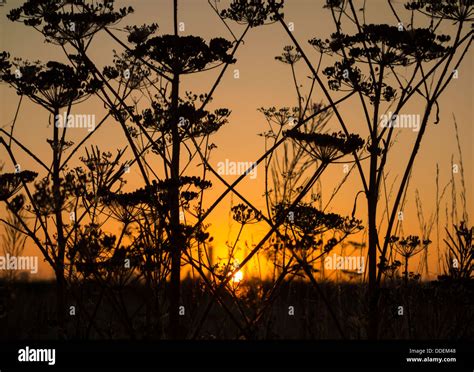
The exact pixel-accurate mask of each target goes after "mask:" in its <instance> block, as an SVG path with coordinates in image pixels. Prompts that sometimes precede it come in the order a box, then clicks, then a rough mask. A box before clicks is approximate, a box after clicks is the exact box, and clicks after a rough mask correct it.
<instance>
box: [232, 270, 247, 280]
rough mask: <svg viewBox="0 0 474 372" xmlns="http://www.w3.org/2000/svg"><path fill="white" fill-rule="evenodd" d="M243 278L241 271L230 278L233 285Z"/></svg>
mask: <svg viewBox="0 0 474 372" xmlns="http://www.w3.org/2000/svg"><path fill="white" fill-rule="evenodd" d="M243 278H244V273H243V272H242V271H237V272H236V273H235V274H234V276H233V277H232V281H233V282H234V283H239V282H240V281H242V279H243Z"/></svg>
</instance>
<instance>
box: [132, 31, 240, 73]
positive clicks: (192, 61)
mask: <svg viewBox="0 0 474 372" xmlns="http://www.w3.org/2000/svg"><path fill="white" fill-rule="evenodd" d="M133 41H136V40H133V39H132V42H133ZM231 48H232V43H231V42H230V41H228V40H226V39H223V38H220V37H219V38H214V39H211V41H210V42H209V44H206V42H205V41H204V40H203V39H202V38H200V37H197V36H176V35H163V36H155V37H152V38H150V39H148V40H147V41H146V42H143V43H140V44H136V48H135V50H134V51H133V53H132V54H133V56H135V57H137V58H144V57H149V58H150V59H151V60H152V61H154V62H156V63H158V64H159V67H160V69H161V70H162V71H164V72H168V73H175V74H189V73H193V72H198V71H201V70H203V69H205V68H208V67H209V65H210V64H212V63H215V62H223V63H234V62H235V59H233V58H232V56H231V55H230V54H227V52H228V51H229V50H230V49H231Z"/></svg>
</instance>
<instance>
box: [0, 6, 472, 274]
mask: <svg viewBox="0 0 474 372" xmlns="http://www.w3.org/2000/svg"><path fill="white" fill-rule="evenodd" d="M220 3H221V4H226V3H227V2H225V1H221V2H220ZM360 3H361V2H360ZM367 3H368V5H367V22H372V23H388V24H394V25H396V24H397V21H396V20H395V18H394V17H393V15H392V14H391V13H390V12H389V9H388V6H387V5H386V3H385V2H384V1H370V2H367ZM393 3H394V6H395V7H396V8H397V9H400V12H401V13H400V14H401V15H402V19H406V20H408V19H409V17H408V15H407V13H406V12H405V11H404V10H403V6H402V5H403V2H402V1H394V2H393ZM20 4H22V1H13V0H8V4H7V5H6V6H4V7H0V30H1V32H0V50H6V51H9V52H11V54H12V55H13V56H17V57H22V58H25V59H30V60H37V59H39V60H42V61H47V60H59V61H65V59H64V56H63V53H62V51H61V50H60V49H58V48H57V47H54V46H52V45H49V44H45V43H44V38H43V36H42V35H41V34H39V33H38V32H36V31H35V30H33V29H31V28H29V27H25V26H24V25H22V24H20V23H12V22H10V21H9V20H7V19H6V17H5V15H6V14H7V13H8V11H9V10H10V9H12V8H15V7H17V6H19V5H20ZM125 5H132V6H133V7H134V9H135V13H134V14H132V15H130V16H128V17H126V19H125V20H124V21H123V22H122V23H120V24H119V26H125V25H133V24H136V25H141V24H145V23H146V24H149V23H152V22H155V23H158V24H159V26H160V29H159V34H167V33H172V23H171V22H172V7H171V6H172V1H171V0H140V1H118V2H117V5H116V8H118V7H120V6H125ZM322 5H323V1H311V0H291V1H288V2H287V4H286V6H285V20H286V22H293V23H294V27H295V29H294V35H295V37H296V39H297V40H299V42H300V43H301V45H302V46H303V48H304V50H305V51H307V52H308V56H309V57H310V59H311V60H312V61H314V62H315V63H317V60H318V55H317V53H316V52H314V51H313V50H312V49H311V47H310V46H309V45H308V44H307V42H306V41H307V40H308V39H311V38H313V37H319V38H322V39H324V38H326V37H328V36H329V34H330V33H331V32H333V31H334V30H335V27H334V24H333V23H332V20H331V17H330V13H329V11H328V10H325V9H323V8H322ZM417 19H419V20H420V22H421V19H422V18H421V17H420V16H418V17H417ZM179 21H180V22H184V24H185V32H183V33H182V34H183V35H199V36H201V37H203V38H204V39H205V40H209V39H210V38H212V37H217V36H220V37H225V38H227V39H231V36H230V34H229V32H228V31H227V29H226V28H225V26H224V24H223V23H222V22H221V21H220V20H219V18H218V17H217V16H216V14H215V13H214V12H213V10H212V9H211V8H210V6H209V5H208V4H207V1H205V0H181V1H180V6H179ZM119 26H118V27H119ZM232 29H233V31H234V33H236V34H237V35H239V34H240V33H241V32H242V31H243V28H242V26H238V25H236V24H232ZM453 29H454V26H453V25H451V24H450V23H449V22H446V24H445V25H444V26H443V27H442V31H443V32H445V33H449V34H452V32H453ZM114 32H115V34H116V35H117V36H118V37H120V38H121V39H122V40H125V37H124V34H123V33H121V32H120V31H118V30H117V31H114ZM289 44H291V41H290V40H289V38H288V35H286V33H285V32H284V30H283V29H282V28H281V26H280V25H278V24H274V25H268V26H264V27H259V28H256V29H252V30H251V31H250V32H249V33H248V35H247V36H246V38H245V43H244V44H243V45H242V47H241V48H240V49H239V51H238V53H237V55H236V57H237V63H236V64H235V66H231V68H230V69H229V70H228V72H227V74H226V76H225V77H224V79H223V80H222V83H221V85H220V86H219V88H218V90H217V91H216V94H215V99H214V101H213V103H212V105H211V107H216V108H217V107H227V108H229V109H231V110H232V115H231V118H230V123H229V124H228V125H226V126H225V127H223V128H222V129H221V130H220V131H219V132H218V133H217V134H215V135H214V136H213V137H212V142H214V143H215V144H216V145H217V146H218V148H217V150H216V151H215V152H214V153H213V155H212V158H211V164H213V165H216V164H217V163H218V162H219V161H223V160H225V159H229V160H231V161H248V162H250V161H254V160H256V159H257V158H258V157H259V156H260V155H261V154H262V153H263V150H264V142H263V137H260V136H258V133H261V132H263V131H266V130H267V129H268V127H267V125H266V122H265V120H264V117H263V115H262V114H260V113H259V112H257V109H258V108H259V107H270V106H275V107H277V108H278V107H282V106H294V105H296V103H297V100H296V95H295V90H294V86H293V81H292V78H291V72H290V69H289V67H288V66H287V65H284V64H282V63H280V62H278V61H276V60H275V59H274V57H275V56H277V55H279V54H280V53H281V51H282V49H283V47H284V46H285V45H289ZM113 50H117V51H120V50H121V47H120V46H119V45H117V44H116V43H115V42H114V41H113V40H112V39H111V38H110V37H109V36H108V35H106V34H101V35H98V36H97V37H96V39H94V42H93V45H92V47H91V56H92V59H93V60H94V61H95V62H96V63H97V65H99V66H105V65H111V64H112V58H113V54H112V51H113ZM330 64H331V61H330V60H329V59H324V60H323V63H322V65H323V66H327V65H330ZM472 67H473V58H472V53H471V52H470V53H468V54H467V55H466V57H465V60H464V61H463V64H462V66H461V68H460V69H459V78H458V79H457V80H454V81H453V82H452V84H451V85H450V87H448V89H447V90H446V92H445V93H444V95H443V97H442V98H441V100H440V101H439V105H440V108H441V111H440V123H439V124H438V125H434V124H433V123H432V122H431V123H430V124H429V125H428V130H427V133H426V135H425V138H424V141H423V144H422V147H421V149H420V152H419V156H418V158H417V160H416V163H415V167H414V172H413V174H414V177H413V178H412V181H411V184H410V189H409V192H408V199H407V208H406V210H405V223H404V230H405V233H406V234H420V232H419V227H418V226H419V225H418V220H417V217H416V213H415V212H416V210H415V190H416V189H418V190H419V191H420V195H421V198H422V201H423V210H424V214H425V219H428V218H429V215H430V214H431V213H433V212H434V210H435V191H436V185H435V176H436V164H439V167H440V185H441V186H443V185H445V184H446V183H447V182H448V181H449V180H450V178H451V166H450V162H451V156H452V154H454V156H455V159H458V155H457V153H458V151H457V144H456V138H455V132H454V125H453V115H455V116H456V120H457V123H458V126H459V136H460V139H461V148H462V152H463V158H464V159H463V161H464V172H465V177H466V188H467V198H468V199H467V200H468V203H467V204H468V211H469V212H470V215H472V213H473V210H472V205H473V203H472V202H473V200H472V197H473V195H472V189H473V188H472V179H473V173H472V160H473V153H472V146H471V144H472V142H473V140H474V136H473V130H472V107H473V94H472V93H473V92H472V89H473V80H472V75H471V71H472ZM234 69H238V70H239V74H240V78H239V79H234V77H233V74H232V72H233V70H234ZM217 73H218V70H213V71H210V72H206V73H202V74H194V75H192V76H189V77H184V78H183V79H182V81H183V84H184V85H183V88H182V89H183V91H184V90H186V91H193V92H195V93H198V94H199V93H204V92H206V91H208V90H209V89H210V87H211V86H212V84H213V82H214V80H215V77H216V75H217ZM309 74H310V73H309V70H308V69H307V68H306V66H305V65H304V62H303V61H300V62H299V63H298V65H297V75H298V77H299V79H300V81H301V84H303V85H304V89H306V90H307V88H308V86H309V85H308V83H309V79H307V78H306V77H307V76H309ZM323 80H324V81H325V78H323ZM0 100H1V103H0V126H2V127H4V128H8V127H9V125H10V123H11V121H12V119H13V117H14V115H15V110H16V108H17V104H18V100H19V97H18V96H17V95H16V93H15V92H14V91H13V90H12V89H9V88H8V87H7V86H5V85H1V86H0ZM313 100H314V101H316V102H318V101H323V102H326V101H325V99H324V97H323V95H322V94H321V92H320V91H319V90H316V91H315V94H314V95H313ZM421 103H422V101H420V100H414V101H413V103H412V104H411V105H408V106H406V108H405V110H404V111H403V112H404V113H408V114H417V113H422V106H421ZM359 106H360V105H359V101H358V99H356V98H354V99H353V101H351V102H347V103H346V104H345V105H344V106H342V109H341V112H342V114H343V116H344V118H347V121H348V122H349V130H350V131H352V132H354V133H359V134H360V135H361V137H363V138H365V137H366V135H367V132H366V129H365V125H366V124H365V122H364V121H363V116H362V115H361V111H360V109H359ZM75 109H76V110H77V111H76V112H78V113H94V114H96V115H97V117H100V116H101V114H103V112H104V110H103V105H101V103H100V102H98V100H96V99H93V100H91V101H88V102H87V104H85V105H78V106H77V107H76V108H75ZM330 129H331V130H340V127H339V124H338V122H337V121H336V120H333V121H332V122H331V125H330ZM77 131H80V129H77ZM71 132H73V131H72V130H71ZM85 134H87V133H85V132H80V133H79V132H74V133H72V136H73V137H72V138H74V137H76V138H80V137H82V136H84V135H85ZM16 135H17V136H18V138H20V139H21V140H22V141H23V142H24V144H25V145H27V147H28V148H29V149H30V150H31V151H33V152H34V153H35V154H38V155H41V156H43V157H47V158H46V159H48V161H49V157H48V156H50V155H47V154H48V153H47V151H48V148H49V145H48V144H47V143H46V138H50V137H51V128H48V115H47V113H46V112H45V111H44V110H43V109H41V108H40V107H38V106H35V105H34V104H33V103H31V102H29V101H27V100H24V101H23V105H22V107H21V110H20V116H19V118H18V123H17V130H16ZM415 136H416V133H413V132H412V131H410V130H400V131H399V137H398V140H397V144H396V146H395V147H394V150H393V152H392V156H391V161H390V162H389V165H388V169H389V170H390V178H389V183H390V182H391V181H390V179H391V180H392V181H393V179H394V178H395V177H396V176H397V175H398V178H397V180H399V179H400V177H401V171H402V170H403V167H404V166H405V165H406V162H407V161H408V155H409V149H410V147H411V146H412V144H413V141H414V139H415ZM89 144H97V145H98V146H99V147H100V148H101V149H102V150H103V151H114V150H115V149H117V148H120V147H122V146H123V145H124V144H125V141H124V137H123V134H122V132H121V130H120V128H119V124H118V123H116V122H113V121H110V122H108V123H107V124H106V125H105V126H104V127H102V128H100V129H99V131H98V132H97V133H96V134H95V136H94V137H93V140H92V141H91V142H90V143H89ZM17 153H18V154H19V151H17ZM81 155H82V154H81ZM18 158H19V162H20V164H22V167H23V169H28V168H29V164H31V162H30V161H29V160H28V159H27V158H26V157H24V156H18ZM0 159H2V160H4V161H5V152H4V151H3V149H1V150H0ZM455 162H458V160H455ZM5 163H6V166H5V168H4V171H5V172H11V171H13V168H12V165H11V164H10V163H9V162H8V161H5ZM73 164H77V163H73ZM33 170H34V169H33ZM258 171H259V173H258V174H259V176H258V177H257V178H256V179H255V180H251V179H246V180H245V181H244V182H243V183H242V184H241V185H240V186H239V188H238V190H239V191H240V192H242V193H243V194H244V195H246V196H247V197H248V198H249V199H250V200H251V201H253V202H254V203H255V206H257V207H258V208H262V209H264V207H265V205H264V200H263V198H262V194H263V192H264V188H263V177H262V175H263V168H261V167H259V169H258ZM343 176H344V174H343V172H342V165H341V164H336V165H332V166H331V167H330V169H329V170H328V171H327V172H326V173H325V174H324V175H323V177H322V186H323V189H322V190H323V201H324V200H327V198H328V197H329V195H330V194H331V192H332V190H333V188H334V187H335V186H336V185H337V184H338V182H339V181H340V180H341V179H342V177H343ZM456 177H459V174H458V175H456ZM225 178H226V179H227V180H228V181H229V182H231V181H233V180H234V179H235V177H233V176H225ZM138 179H140V178H139V173H138V169H135V168H133V169H132V171H131V174H130V177H129V179H128V187H129V188H130V189H133V188H134V187H136V186H141V185H140V184H138V183H137V182H136V180H138ZM223 190H224V187H223V186H221V185H219V181H217V180H215V181H214V186H213V189H212V193H208V194H207V196H206V201H207V205H210V204H211V203H212V201H213V200H214V195H215V196H217V195H219V193H220V192H222V191H223ZM359 190H361V184H360V181H359V179H358V176H357V175H356V174H355V173H354V174H353V175H352V176H351V177H349V180H348V182H347V183H346V184H345V185H344V186H343V188H342V190H341V192H340V193H339V194H338V196H337V198H336V199H335V200H334V202H333V203H332V204H331V207H330V210H331V211H334V212H338V213H340V214H343V215H349V214H350V213H351V211H352V207H353V200H354V196H355V194H356V193H357V192H358V191H359ZM458 191H459V190H458ZM233 199H234V203H236V202H238V199H237V198H236V197H234V198H233ZM360 200H362V199H360ZM450 200H451V199H450V196H448V197H447V198H445V199H444V201H443V203H442V210H443V211H444V208H445V203H446V202H449V203H450ZM363 204H364V203H360V204H359V205H360V208H359V209H358V212H357V217H358V218H360V219H362V220H363V221H364V222H365V221H366V215H365V214H366V212H365V208H364V206H363ZM458 204H459V202H458ZM230 205H231V199H230V198H229V197H228V198H226V200H225V201H224V202H223V203H222V204H221V205H220V206H219V207H218V208H217V209H216V210H215V211H214V212H213V214H212V216H211V217H210V219H209V221H208V222H210V223H212V226H211V228H210V232H211V233H212V234H213V235H214V236H215V246H216V247H217V249H218V253H217V255H218V256H224V255H225V251H224V250H223V248H222V247H223V246H224V244H225V241H226V240H227V239H228V238H229V237H230V239H231V240H232V238H233V237H235V234H236V232H237V229H238V226H237V225H236V224H235V223H234V224H232V223H231V219H230V217H229V207H230ZM0 208H2V209H0V214H4V210H3V209H4V206H3V205H2V206H1V207H0ZM442 215H443V216H444V212H443V213H442ZM444 224H445V222H444V217H443V218H442V222H441V228H442V231H443V230H444ZM229 229H230V230H229ZM266 231H267V227H266V226H265V224H264V223H262V224H259V225H257V226H256V227H254V228H252V229H249V230H247V231H244V234H243V240H242V244H240V245H241V246H242V247H243V246H244V244H243V243H244V241H246V240H247V241H248V242H249V243H250V242H255V243H256V242H258V238H259V237H260V236H261V235H262V234H263V233H265V232H266ZM432 235H433V236H432V238H431V239H432V240H433V241H435V236H434V235H435V232H434V231H433V233H432ZM443 235H444V234H441V236H443ZM434 247H435V245H434V246H433V248H434ZM34 249H35V248H32V247H28V250H27V253H25V254H33V252H35V253H34V254H37V251H36V250H35V251H33V250H34ZM243 251H244V250H243V249H242V251H241V252H240V253H239V254H240V257H243V253H244V252H243ZM435 256H436V254H435V253H434V251H433V253H432V254H430V266H431V267H434V266H435V265H436V263H435V262H436V260H435ZM415 262H416V260H415ZM412 267H416V264H414V265H413V266H412ZM46 275H48V270H47V269H46V268H45V267H44V266H43V267H42V268H41V270H40V274H39V276H46Z"/></svg>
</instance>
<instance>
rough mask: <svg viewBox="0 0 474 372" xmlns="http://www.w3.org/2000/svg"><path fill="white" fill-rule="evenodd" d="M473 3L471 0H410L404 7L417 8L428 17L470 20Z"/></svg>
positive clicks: (473, 9) (473, 8) (473, 14)
mask: <svg viewBox="0 0 474 372" xmlns="http://www.w3.org/2000/svg"><path fill="white" fill-rule="evenodd" d="M473 5H474V1H472V0H443V1H440V0H412V1H410V2H408V3H407V4H405V8H407V9H409V10H417V11H419V12H421V13H423V14H425V15H427V16H428V17H433V18H439V19H450V20H452V21H456V22H459V21H467V22H472V20H473V19H474V17H473V16H474V7H473Z"/></svg>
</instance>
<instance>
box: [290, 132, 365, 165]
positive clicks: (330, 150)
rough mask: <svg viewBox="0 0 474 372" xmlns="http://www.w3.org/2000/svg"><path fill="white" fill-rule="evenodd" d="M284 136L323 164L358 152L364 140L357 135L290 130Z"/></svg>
mask: <svg viewBox="0 0 474 372" xmlns="http://www.w3.org/2000/svg"><path fill="white" fill-rule="evenodd" d="M285 136H286V137H289V138H292V139H293V140H295V141H296V142H298V143H299V144H300V146H302V147H303V148H304V149H305V150H306V151H307V152H308V153H309V154H310V155H311V156H312V157H313V158H314V159H316V160H319V161H322V162H325V163H330V162H332V161H334V160H337V159H339V158H341V157H343V156H344V155H347V154H350V153H352V152H354V151H358V150H360V149H361V148H362V146H364V140H362V139H361V138H360V137H359V136H358V135H357V134H349V136H346V135H345V134H344V133H342V132H337V133H332V134H328V133H304V132H300V131H298V130H294V129H292V130H289V131H286V132H285Z"/></svg>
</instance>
